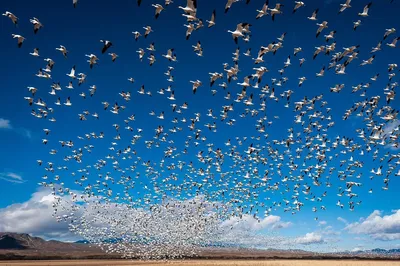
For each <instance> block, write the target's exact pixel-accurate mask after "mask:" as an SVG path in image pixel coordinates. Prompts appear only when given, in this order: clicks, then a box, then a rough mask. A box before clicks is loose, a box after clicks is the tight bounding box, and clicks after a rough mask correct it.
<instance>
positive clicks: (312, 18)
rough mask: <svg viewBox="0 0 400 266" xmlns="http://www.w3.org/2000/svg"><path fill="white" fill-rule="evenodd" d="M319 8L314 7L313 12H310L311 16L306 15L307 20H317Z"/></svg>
mask: <svg viewBox="0 0 400 266" xmlns="http://www.w3.org/2000/svg"><path fill="white" fill-rule="evenodd" d="M318 11H319V8H317V9H315V10H314V12H313V13H312V14H311V17H307V18H308V19H309V20H317V14H318Z"/></svg>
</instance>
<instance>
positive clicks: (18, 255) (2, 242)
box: [0, 233, 399, 260]
mask: <svg viewBox="0 0 400 266" xmlns="http://www.w3.org/2000/svg"><path fill="white" fill-rule="evenodd" d="M120 258H121V256H120V255H118V254H107V253H105V252H104V251H102V250H101V249H100V248H98V247H95V246H91V245H90V244H80V243H65V242H60V241H54V240H50V241H46V240H44V239H42V238H39V237H33V236H30V235H28V234H17V233H0V260H64V259H120ZM196 258H197V259H225V260H226V259H253V260H254V259H259V260H263V259H336V260H337V259H362V260H365V259H367V260H371V259H372V260H374V259H384V260H393V259H395V260H396V259H397V260H398V259H399V256H398V255H393V254H386V255H382V254H350V253H346V254H339V253H332V254H327V253H314V252H307V251H303V250H292V251H290V250H274V249H270V250H256V249H245V248H213V247H209V248H203V249H202V250H201V252H200V254H199V255H198V256H197V257H196Z"/></svg>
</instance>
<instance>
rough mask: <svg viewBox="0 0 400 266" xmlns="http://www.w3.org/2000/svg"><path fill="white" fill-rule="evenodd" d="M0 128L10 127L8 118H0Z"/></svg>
mask: <svg viewBox="0 0 400 266" xmlns="http://www.w3.org/2000/svg"><path fill="white" fill-rule="evenodd" d="M0 129H12V126H11V123H10V120H7V119H4V118H0Z"/></svg>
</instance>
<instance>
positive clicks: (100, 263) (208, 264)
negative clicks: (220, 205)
mask: <svg viewBox="0 0 400 266" xmlns="http://www.w3.org/2000/svg"><path fill="white" fill-rule="evenodd" d="M6 265H7V266H73V265H77V266H84V265H88V266H166V265H168V266H191V265H194V266H253V265H254V266H317V265H322V266H373V265H377V266H394V265H400V261H351V260H342V261H339V260H270V261H251V260H242V261H241V260H232V261H230V260H190V261H173V262H140V261H121V260H119V261H118V260H76V261H0V266H6Z"/></svg>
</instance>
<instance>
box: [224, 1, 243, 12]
mask: <svg viewBox="0 0 400 266" xmlns="http://www.w3.org/2000/svg"><path fill="white" fill-rule="evenodd" d="M239 1H240V0H228V1H227V2H226V5H225V13H227V12H228V10H229V9H230V8H231V7H232V4H233V3H236V2H239Z"/></svg>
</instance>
